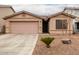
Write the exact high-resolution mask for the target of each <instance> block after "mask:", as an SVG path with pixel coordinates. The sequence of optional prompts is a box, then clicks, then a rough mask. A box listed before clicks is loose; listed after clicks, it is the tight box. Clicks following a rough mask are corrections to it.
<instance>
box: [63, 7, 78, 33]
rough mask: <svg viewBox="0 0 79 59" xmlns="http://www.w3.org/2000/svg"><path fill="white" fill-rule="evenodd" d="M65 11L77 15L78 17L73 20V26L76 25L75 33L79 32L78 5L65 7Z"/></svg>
mask: <svg viewBox="0 0 79 59" xmlns="http://www.w3.org/2000/svg"><path fill="white" fill-rule="evenodd" d="M64 12H65V13H68V14H71V15H75V16H77V18H76V19H74V21H73V27H74V33H79V8H78V7H73V8H65V9H64Z"/></svg>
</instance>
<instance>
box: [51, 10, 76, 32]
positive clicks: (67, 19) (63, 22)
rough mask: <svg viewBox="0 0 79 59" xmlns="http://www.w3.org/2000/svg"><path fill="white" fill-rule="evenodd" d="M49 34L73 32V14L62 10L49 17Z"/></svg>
mask: <svg viewBox="0 0 79 59" xmlns="http://www.w3.org/2000/svg"><path fill="white" fill-rule="evenodd" d="M49 18H50V20H49V33H50V34H68V33H70V34H71V33H73V19H74V18H75V16H73V15H71V14H67V13H64V12H59V13H56V14H54V15H52V16H50V17H49Z"/></svg>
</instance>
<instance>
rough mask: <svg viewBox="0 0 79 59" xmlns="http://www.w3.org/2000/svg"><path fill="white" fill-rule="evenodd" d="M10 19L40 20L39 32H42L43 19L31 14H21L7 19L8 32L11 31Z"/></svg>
mask: <svg viewBox="0 0 79 59" xmlns="http://www.w3.org/2000/svg"><path fill="white" fill-rule="evenodd" d="M10 21H27V22H28V21H38V22H39V33H42V19H39V18H36V17H34V16H30V15H27V14H25V16H23V14H19V15H16V16H14V17H11V18H9V19H7V20H6V24H5V26H6V33H10Z"/></svg>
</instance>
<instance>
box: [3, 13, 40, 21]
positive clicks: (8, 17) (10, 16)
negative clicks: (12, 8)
mask: <svg viewBox="0 0 79 59" xmlns="http://www.w3.org/2000/svg"><path fill="white" fill-rule="evenodd" d="M12 18H31V19H33V18H37V19H42V18H41V17H40V16H37V15H34V14H32V13H30V12H26V11H20V12H17V13H14V14H12V15H9V16H6V17H4V18H3V19H4V20H6V19H12Z"/></svg>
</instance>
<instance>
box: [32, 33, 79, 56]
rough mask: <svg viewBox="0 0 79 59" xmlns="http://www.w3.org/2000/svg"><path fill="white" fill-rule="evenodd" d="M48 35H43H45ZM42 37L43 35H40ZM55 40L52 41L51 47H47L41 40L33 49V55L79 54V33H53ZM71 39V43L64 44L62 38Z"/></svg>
mask: <svg viewBox="0 0 79 59" xmlns="http://www.w3.org/2000/svg"><path fill="white" fill-rule="evenodd" d="M45 36H46V35H42V37H45ZM40 37H41V36H40ZM53 37H54V38H55V40H54V41H53V42H52V43H51V47H50V48H46V46H45V44H44V43H43V42H41V41H40V38H39V40H38V41H37V44H36V47H35V49H34V51H33V55H79V34H78V35H71V36H67V37H66V36H65V35H64V36H62V35H53ZM65 38H69V39H71V42H72V43H71V44H63V43H62V39H65Z"/></svg>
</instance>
